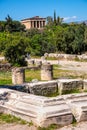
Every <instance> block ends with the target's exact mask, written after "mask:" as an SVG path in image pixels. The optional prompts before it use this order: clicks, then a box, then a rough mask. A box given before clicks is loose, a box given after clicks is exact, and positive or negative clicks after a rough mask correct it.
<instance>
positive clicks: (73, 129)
mask: <svg viewBox="0 0 87 130" xmlns="http://www.w3.org/2000/svg"><path fill="white" fill-rule="evenodd" d="M0 130H38V129H37V128H36V127H35V126H30V127H29V126H27V125H19V124H17V125H16V124H0ZM56 130H87V122H80V123H78V124H77V125H75V126H73V125H69V126H65V127H62V128H59V129H56Z"/></svg>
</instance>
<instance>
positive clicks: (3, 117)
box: [0, 114, 33, 127]
mask: <svg viewBox="0 0 87 130" xmlns="http://www.w3.org/2000/svg"><path fill="white" fill-rule="evenodd" d="M3 123H16V124H21V125H26V124H27V125H28V126H29V127H30V126H33V122H32V121H31V122H27V121H25V120H23V119H21V118H19V117H15V116H12V115H10V114H0V124H3Z"/></svg>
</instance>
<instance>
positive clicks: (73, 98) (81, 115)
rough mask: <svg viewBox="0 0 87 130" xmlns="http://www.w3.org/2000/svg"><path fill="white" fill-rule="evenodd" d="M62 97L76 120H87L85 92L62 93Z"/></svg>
mask: <svg viewBox="0 0 87 130" xmlns="http://www.w3.org/2000/svg"><path fill="white" fill-rule="evenodd" d="M63 98H64V99H65V101H66V103H67V104H68V105H69V107H70V109H71V111H72V113H73V115H74V117H75V119H76V120H77V122H79V121H87V93H80V94H70V95H63Z"/></svg>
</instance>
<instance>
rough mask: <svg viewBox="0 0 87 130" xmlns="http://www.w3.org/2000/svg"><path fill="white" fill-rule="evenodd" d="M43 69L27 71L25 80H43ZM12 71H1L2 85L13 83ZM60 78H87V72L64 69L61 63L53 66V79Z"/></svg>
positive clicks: (0, 83)
mask: <svg viewBox="0 0 87 130" xmlns="http://www.w3.org/2000/svg"><path fill="white" fill-rule="evenodd" d="M40 73H41V71H40V70H29V69H27V70H26V71H25V81H26V82H30V81H32V79H38V80H41V75H40ZM11 75H12V74H11V72H10V71H8V72H5V71H0V85H12V76H11ZM58 78H73V79H75V78H82V79H86V78H87V74H86V73H85V74H84V73H79V72H78V73H77V72H75V71H72V70H62V69H61V66H60V65H54V66H53V79H58Z"/></svg>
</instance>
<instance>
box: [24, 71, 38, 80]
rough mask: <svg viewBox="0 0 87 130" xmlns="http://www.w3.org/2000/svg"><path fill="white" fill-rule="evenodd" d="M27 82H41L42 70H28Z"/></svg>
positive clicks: (26, 72) (26, 73) (26, 74)
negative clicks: (34, 80)
mask: <svg viewBox="0 0 87 130" xmlns="http://www.w3.org/2000/svg"><path fill="white" fill-rule="evenodd" d="M25 79H26V82H30V81H32V79H38V80H41V77H40V70H26V71H25Z"/></svg>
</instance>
